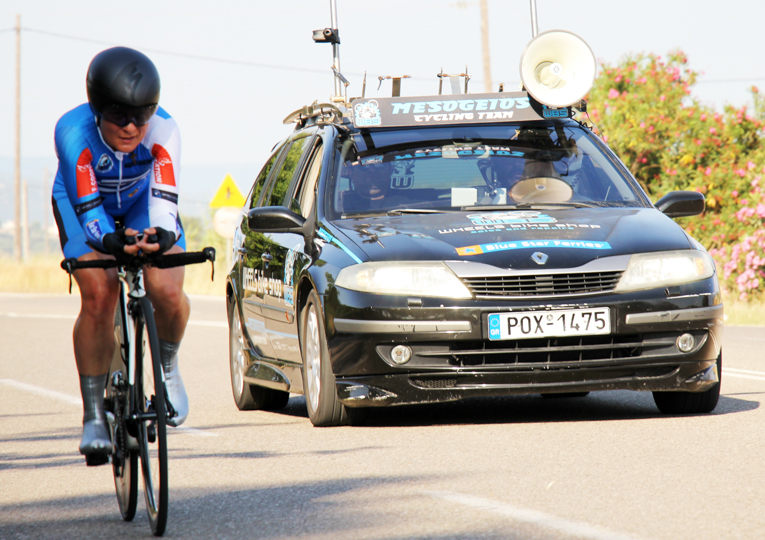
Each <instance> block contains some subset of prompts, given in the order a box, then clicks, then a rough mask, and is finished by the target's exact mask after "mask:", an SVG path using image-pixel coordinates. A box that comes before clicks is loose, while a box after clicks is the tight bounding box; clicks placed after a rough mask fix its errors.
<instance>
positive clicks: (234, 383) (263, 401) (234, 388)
mask: <svg viewBox="0 0 765 540" xmlns="http://www.w3.org/2000/svg"><path fill="white" fill-rule="evenodd" d="M228 336H229V337H228V354H229V363H228V365H229V371H230V373H231V393H232V395H233V397H234V403H236V406H237V408H238V409H239V410H240V411H251V410H258V409H265V410H272V411H273V410H277V409H282V408H284V407H285V406H286V405H287V402H288V401H289V399H290V394H289V392H284V391H281V390H273V389H271V388H265V387H263V386H258V385H256V384H249V383H247V382H245V380H244V374H245V372H246V371H247V354H246V353H245V345H244V333H243V331H242V323H241V319H240V317H239V309H238V308H237V306H236V303H235V302H234V301H231V302H229V308H228Z"/></svg>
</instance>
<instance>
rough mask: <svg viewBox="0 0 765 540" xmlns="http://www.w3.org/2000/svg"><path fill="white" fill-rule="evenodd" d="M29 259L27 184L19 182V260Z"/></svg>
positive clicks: (24, 181)
mask: <svg viewBox="0 0 765 540" xmlns="http://www.w3.org/2000/svg"><path fill="white" fill-rule="evenodd" d="M27 259H29V184H28V183H27V181H26V179H24V180H22V181H21V260H22V261H26V260H27Z"/></svg>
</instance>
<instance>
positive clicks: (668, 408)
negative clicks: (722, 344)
mask: <svg viewBox="0 0 765 540" xmlns="http://www.w3.org/2000/svg"><path fill="white" fill-rule="evenodd" d="M717 377H718V379H719V380H718V381H717V383H716V384H715V385H714V386H713V387H712V388H710V389H709V390H705V391H704V392H654V393H653V400H654V402H655V403H656V406H657V407H658V408H659V410H660V411H661V412H663V413H664V414H700V413H708V412H712V410H713V409H714V408H715V407H716V406H717V401H718V400H719V398H720V383H721V382H722V351H720V354H719V356H718V357H717Z"/></svg>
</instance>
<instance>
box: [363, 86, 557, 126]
mask: <svg viewBox="0 0 765 540" xmlns="http://www.w3.org/2000/svg"><path fill="white" fill-rule="evenodd" d="M351 110H352V111H353V124H354V125H355V126H356V127H357V128H369V127H373V128H377V127H405V126H422V125H441V124H476V123H496V122H505V121H513V122H519V121H521V122H523V121H527V122H528V121H533V120H548V119H551V118H568V117H569V116H571V109H570V108H568V107H565V108H562V109H551V108H549V107H547V106H545V105H539V104H538V103H536V102H535V101H533V100H530V99H529V95H528V94H527V93H526V92H501V93H497V94H462V95H454V96H424V97H423V96H419V97H391V98H368V99H354V100H353V101H352V102H351Z"/></svg>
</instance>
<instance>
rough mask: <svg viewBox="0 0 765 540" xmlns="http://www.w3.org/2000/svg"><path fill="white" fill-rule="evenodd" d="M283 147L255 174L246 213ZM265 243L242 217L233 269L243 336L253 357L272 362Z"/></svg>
mask: <svg viewBox="0 0 765 540" xmlns="http://www.w3.org/2000/svg"><path fill="white" fill-rule="evenodd" d="M286 146H287V145H282V146H280V147H279V148H278V149H277V150H276V151H274V152H273V153H272V154H271V157H270V158H269V159H268V161H267V162H266V164H265V165H264V166H263V168H262V169H261V171H260V173H258V176H257V178H256V179H255V182H253V185H252V189H251V190H250V193H249V194H248V196H247V203H246V206H245V208H247V209H248V210H250V209H252V208H256V207H257V206H259V205H260V204H261V202H262V200H263V199H264V196H265V193H266V192H267V186H269V185H270V180H271V178H272V177H273V173H274V170H275V168H276V165H277V164H279V163H280V159H281V157H282V155H283V153H284V150H285V147H286ZM266 241H267V239H266V238H264V237H263V235H262V234H259V233H257V232H255V231H252V230H250V228H249V226H248V224H247V218H246V217H245V218H244V219H243V220H242V223H241V226H240V228H239V229H238V230H237V232H236V235H235V238H234V246H235V248H234V249H235V253H234V260H235V262H234V265H235V267H236V268H237V274H238V278H239V287H240V303H241V308H242V326H243V327H244V332H245V334H246V335H247V337H248V338H249V340H250V342H251V344H252V346H253V349H254V351H255V353H256V354H258V355H260V356H261V357H268V358H271V357H273V356H274V351H273V348H272V347H271V344H270V342H269V340H268V336H267V333H266V325H265V318H264V315H263V296H264V293H263V290H262V283H261V280H260V275H259V272H260V268H261V261H260V257H261V254H262V253H264V252H266V251H268V246H267V245H266Z"/></svg>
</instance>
